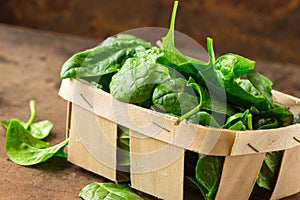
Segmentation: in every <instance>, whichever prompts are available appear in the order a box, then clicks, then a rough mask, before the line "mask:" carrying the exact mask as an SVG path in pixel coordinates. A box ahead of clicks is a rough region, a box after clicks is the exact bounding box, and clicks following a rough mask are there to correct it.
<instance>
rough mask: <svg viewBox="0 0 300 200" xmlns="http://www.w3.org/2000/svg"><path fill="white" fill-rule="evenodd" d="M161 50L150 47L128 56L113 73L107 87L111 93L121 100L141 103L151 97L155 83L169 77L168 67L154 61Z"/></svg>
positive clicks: (159, 82)
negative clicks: (118, 69)
mask: <svg viewBox="0 0 300 200" xmlns="http://www.w3.org/2000/svg"><path fill="white" fill-rule="evenodd" d="M160 54H161V50H159V49H157V48H152V49H149V50H146V51H144V52H138V53H137V55H136V56H135V57H133V58H128V59H127V60H126V62H125V63H124V65H123V67H122V68H121V69H120V71H118V72H117V73H116V74H114V75H113V77H112V80H111V82H110V85H109V88H110V92H111V95H112V96H113V97H114V98H115V99H117V100H119V101H123V102H128V103H142V102H144V101H146V100H148V99H150V98H151V96H152V92H153V89H154V87H155V86H156V85H158V84H161V83H163V82H165V81H166V80H168V79H170V78H171V76H170V73H169V69H168V68H167V67H166V66H163V65H161V64H159V63H156V59H157V57H158V56H159V55H160Z"/></svg>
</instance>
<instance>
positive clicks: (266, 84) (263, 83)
mask: <svg viewBox="0 0 300 200" xmlns="http://www.w3.org/2000/svg"><path fill="white" fill-rule="evenodd" d="M247 78H248V79H249V81H250V82H251V83H252V85H253V86H254V87H255V88H256V89H257V90H259V92H260V93H261V94H263V95H264V96H265V97H266V98H267V99H268V100H269V102H273V98H272V85H273V83H272V81H271V80H270V79H268V78H267V77H265V76H264V75H262V74H260V73H258V72H256V71H254V70H249V71H248V72H247Z"/></svg>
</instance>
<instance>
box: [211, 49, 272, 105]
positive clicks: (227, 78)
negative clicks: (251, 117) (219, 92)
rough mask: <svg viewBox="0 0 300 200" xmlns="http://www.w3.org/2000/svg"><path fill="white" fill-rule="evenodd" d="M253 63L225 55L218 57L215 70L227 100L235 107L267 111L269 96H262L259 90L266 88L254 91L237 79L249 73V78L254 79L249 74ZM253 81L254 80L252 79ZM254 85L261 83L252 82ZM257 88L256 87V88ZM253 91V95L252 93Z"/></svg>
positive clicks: (238, 56)
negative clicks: (223, 87)
mask: <svg viewBox="0 0 300 200" xmlns="http://www.w3.org/2000/svg"><path fill="white" fill-rule="evenodd" d="M254 65H255V62H254V61H252V60H249V59H247V58H244V57H242V56H240V55H236V54H231V53H230V54H225V55H223V56H221V57H219V58H218V59H217V60H216V62H215V69H216V70H218V73H217V74H218V76H219V78H220V79H221V80H222V81H223V83H224V86H225V90H226V93H227V98H228V100H229V101H230V102H233V103H234V104H236V105H240V106H244V107H250V106H252V105H254V106H256V107H257V108H259V109H263V110H267V109H268V108H269V107H270V102H269V100H268V98H269V96H268V97H266V96H264V95H263V94H262V93H261V92H260V90H262V89H261V88H264V87H267V88H268V86H261V87H259V89H260V90H257V89H255V90H254V88H255V87H254V86H253V85H252V84H251V83H250V81H248V80H246V81H244V80H240V79H239V77H240V76H242V75H244V74H247V73H248V72H249V71H250V73H249V77H254V76H255V75H257V74H256V73H255V75H253V74H254V73H251V72H252V70H253V69H254ZM252 79H254V78H252ZM252 81H253V82H254V83H255V85H256V86H257V85H258V84H256V83H257V82H259V83H261V81H257V80H256V81H254V80H252ZM257 87H258V86H257ZM253 91H255V93H254V92H253Z"/></svg>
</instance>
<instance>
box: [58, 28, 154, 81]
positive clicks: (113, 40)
mask: <svg viewBox="0 0 300 200" xmlns="http://www.w3.org/2000/svg"><path fill="white" fill-rule="evenodd" d="M150 47H151V44H150V43H149V42H145V41H143V40H141V39H138V38H136V37H134V36H130V35H122V34H120V35H118V36H117V37H110V38H108V39H106V40H105V41H104V42H103V43H102V44H101V45H99V46H97V47H95V48H92V49H88V50H85V51H82V52H79V53H77V54H75V55H73V56H72V57H71V58H69V59H68V60H67V61H66V62H65V63H64V65H63V66H62V70H61V74H60V76H61V78H62V79H64V78H75V77H87V76H100V75H104V74H109V73H115V72H117V71H118V70H119V68H121V66H122V65H123V63H124V62H125V60H126V59H127V58H129V57H132V56H133V55H134V54H135V53H136V52H137V51H144V50H145V49H148V48H150Z"/></svg>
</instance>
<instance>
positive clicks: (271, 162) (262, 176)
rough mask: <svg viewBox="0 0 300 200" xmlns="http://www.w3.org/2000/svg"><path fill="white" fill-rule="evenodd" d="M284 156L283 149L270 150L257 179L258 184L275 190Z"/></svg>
mask: <svg viewBox="0 0 300 200" xmlns="http://www.w3.org/2000/svg"><path fill="white" fill-rule="evenodd" d="M282 156H283V152H282V151H275V152H268V153H267V154H266V157H265V159H264V162H263V165H262V167H261V170H260V172H259V175H258V179H257V181H256V182H257V184H258V186H260V187H263V188H265V189H268V190H273V188H274V186H275V183H276V180H277V176H278V172H279V168H280V164H281V160H282Z"/></svg>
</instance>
